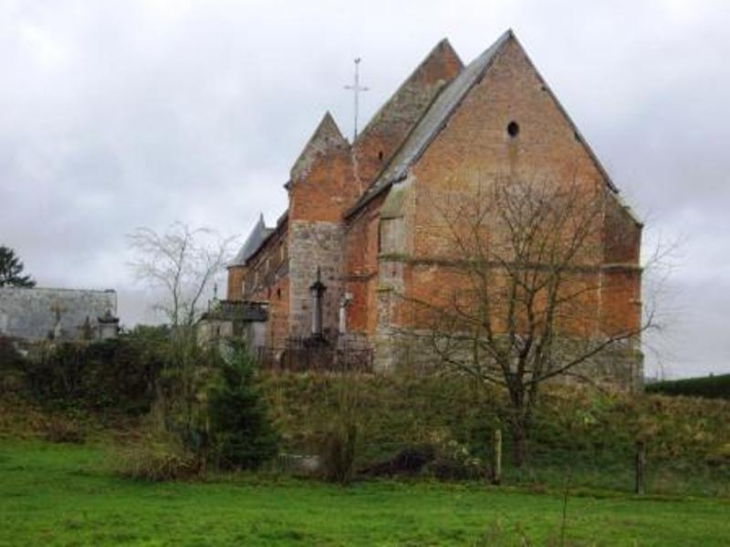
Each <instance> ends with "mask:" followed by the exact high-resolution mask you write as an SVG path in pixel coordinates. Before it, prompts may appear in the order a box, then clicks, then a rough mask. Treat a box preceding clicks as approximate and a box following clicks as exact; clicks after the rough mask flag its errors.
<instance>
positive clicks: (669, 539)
mask: <svg viewBox="0 0 730 547" xmlns="http://www.w3.org/2000/svg"><path fill="white" fill-rule="evenodd" d="M106 456H107V455H106V453H105V451H104V449H101V448H94V447H90V446H73V445H51V444H47V443H41V442H37V441H11V440H8V439H3V442H2V445H0V545H3V546H5V545H8V546H9V545H125V544H126V545H243V544H245V545H515V544H521V543H523V538H524V539H526V540H527V541H528V542H529V544H532V545H535V544H536V545H544V544H559V537H560V523H561V515H562V508H563V499H562V496H561V495H560V494H559V493H545V494H536V493H530V492H527V491H520V490H498V489H489V488H487V487H484V486H482V485H476V484H471V485H443V484H435V483H428V482H425V483H424V482H421V483H397V482H376V483H360V484H357V485H355V486H353V487H352V488H348V489H340V488H337V487H333V486H328V485H324V484H321V483H314V482H297V481H291V480H287V481H283V482H277V481H276V480H274V479H262V478H261V477H260V476H259V477H256V476H246V477H227V478H226V477H224V478H221V480H220V481H218V482H214V483H206V484H200V483H198V484H195V483H194V484H186V483H168V484H146V483H136V482H132V481H127V480H122V479H118V478H115V477H113V476H112V475H110V474H108V473H107V472H106V471H105V467H104V461H105V458H106ZM728 514H730V502H728V500H717V499H679V498H675V499H670V498H665V499H649V498H635V497H632V496H629V495H611V496H608V497H603V498H600V497H591V496H580V497H579V496H572V497H570V498H569V500H568V518H567V530H566V538H567V542H566V544H568V545H640V546H644V545H662V546H666V545H683V546H685V545H703V546H711V545H726V544H727V543H726V542H727V538H728V537H730V520H728V519H727V515H728Z"/></svg>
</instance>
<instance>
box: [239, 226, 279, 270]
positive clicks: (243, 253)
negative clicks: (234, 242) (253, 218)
mask: <svg viewBox="0 0 730 547" xmlns="http://www.w3.org/2000/svg"><path fill="white" fill-rule="evenodd" d="M274 230H275V229H274V228H267V227H266V224H265V223H264V215H263V214H261V216H260V217H259V221H258V222H257V223H256V226H254V227H253V230H251V233H250V234H249V236H248V238H247V239H246V242H245V243H244V244H243V247H241V250H240V251H238V254H237V255H236V257H235V258H234V259H233V261H232V262H231V263H230V264H229V266H243V265H244V264H246V261H247V260H248V259H249V258H251V257H252V256H253V255H254V253H256V251H258V249H259V247H261V244H262V243H263V242H264V240H265V239H266V238H267V237H269V236H270V235H271V234H272V233H273V232H274Z"/></svg>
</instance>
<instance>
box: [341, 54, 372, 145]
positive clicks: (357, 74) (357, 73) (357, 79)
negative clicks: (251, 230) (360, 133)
mask: <svg viewBox="0 0 730 547" xmlns="http://www.w3.org/2000/svg"><path fill="white" fill-rule="evenodd" d="M360 61H362V59H361V58H360V57H358V58H357V59H355V81H354V83H353V84H352V85H346V86H345V89H349V90H351V91H352V94H353V95H354V96H355V130H354V136H353V138H352V142H355V141H356V140H357V117H358V110H359V109H360V92H361V91H369V90H370V88H368V87H365V86H361V85H360Z"/></svg>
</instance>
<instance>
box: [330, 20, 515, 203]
mask: <svg viewBox="0 0 730 547" xmlns="http://www.w3.org/2000/svg"><path fill="white" fill-rule="evenodd" d="M510 38H511V39H515V36H514V33H513V32H512V29H508V30H507V31H505V32H504V33H502V35H501V36H500V37H499V38H498V39H497V40H496V41H495V42H494V43H493V44H492V45H491V46H489V47H488V48H487V49H486V50H484V51H483V52H482V53H481V54H480V55H479V56H478V57H476V58H475V59H474V60H473V61H472V62H471V63H469V64H468V65H467V66H466V67H464V68H463V69H462V70H461V72H460V73H459V75H458V76H456V78H454V79H453V80H452V81H451V82H450V83H449V84H448V85H446V86H444V87H443V88H442V89H441V90H440V91H439V93H437V94H436V96H435V98H434V100H433V101H432V102H431V104H429V106H428V108H426V109H425V111H424V112H423V114H422V115H421V117H420V118H419V120H418V122H417V123H416V124H414V126H413V127H412V129H411V131H410V132H409V134H408V136H407V138H406V139H404V141H403V143H402V144H401V146H400V147H399V148H398V150H397V151H396V153H395V154H393V156H392V157H391V159H390V161H389V162H388V164H387V165H386V166H385V167H384V168H383V169H382V170H381V172H380V173H379V174H378V176H377V178H376V179H375V180H374V181H373V183H372V184H371V185H370V186H369V187H368V188H367V189H366V190H365V192H364V193H363V194H362V195H361V196H360V198H359V199H358V201H357V202H356V203H355V205H353V206H352V207H351V208H350V209H349V210H348V211H346V212H345V216H346V217H349V216H351V215H353V214H354V213H355V212H357V210H358V209H360V208H361V207H362V206H363V205H365V204H366V203H368V202H369V201H370V200H371V199H373V198H374V197H375V196H377V195H378V194H380V192H381V191H383V190H385V189H386V188H388V187H390V185H392V184H393V183H394V182H396V181H398V180H402V179H403V177H404V176H405V172H406V171H407V169H408V166H410V165H411V163H412V162H413V161H416V160H417V159H418V158H420V156H421V155H422V154H423V151H424V150H425V149H426V148H428V145H429V144H430V143H431V142H432V141H433V139H434V138H435V137H436V135H438V134H439V133H440V132H441V130H442V129H443V127H444V126H445V125H446V122H447V121H448V120H449V118H451V115H452V114H453V113H454V111H455V110H456V109H457V108H458V106H459V105H460V104H461V101H462V100H463V99H464V97H466V96H467V95H468V93H469V91H470V90H471V89H472V88H473V87H474V86H475V85H476V84H477V83H478V82H479V81H481V79H482V78H483V77H484V74H486V72H487V70H488V69H489V67H491V65H492V61H493V60H494V58H495V57H496V54H497V53H498V52H499V51H500V50H501V49H502V46H504V44H506V43H507V41H508V40H509V39H510ZM449 95H452V96H451V97H450V96H449ZM440 102H441V103H443V104H440V105H439V104H437V103H440ZM439 107H440V108H439ZM429 122H432V123H431V124H430V126H428V124H429ZM419 131H420V132H421V135H420V137H419V135H418V133H419ZM409 147H410V148H412V150H411V152H412V153H411V154H408V155H407V156H406V157H402V156H404V155H405V154H406V151H407V150H408V148H409Z"/></svg>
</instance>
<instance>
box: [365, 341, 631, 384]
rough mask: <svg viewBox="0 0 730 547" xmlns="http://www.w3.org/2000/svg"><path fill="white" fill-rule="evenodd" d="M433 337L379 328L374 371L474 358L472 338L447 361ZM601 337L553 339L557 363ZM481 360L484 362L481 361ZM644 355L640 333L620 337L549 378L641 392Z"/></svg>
mask: <svg viewBox="0 0 730 547" xmlns="http://www.w3.org/2000/svg"><path fill="white" fill-rule="evenodd" d="M434 339H435V338H434V336H433V334H432V333H430V332H428V331H425V330H418V331H416V330H408V329H394V328H391V329H387V328H381V329H380V330H379V331H378V333H377V335H376V336H375V337H374V344H373V346H374V355H373V369H374V370H375V371H376V372H381V373H388V372H395V371H412V372H413V371H415V372H432V371H434V370H444V371H447V370H448V371H452V372H458V369H457V367H456V366H455V365H454V364H453V362H454V361H456V362H459V361H461V362H463V363H466V364H467V366H471V363H470V361H471V360H472V359H473V354H472V347H471V343H472V340H470V339H469V338H466V339H464V341H463V342H462V343H461V346H459V343H458V342H455V343H454V347H453V348H452V349H451V351H449V352H448V357H449V360H450V361H451V362H450V363H449V362H447V361H446V360H445V359H444V356H443V355H440V354H439V353H438V352H437V351H436V349H435V343H434ZM601 342H602V341H601V340H582V341H580V342H576V341H563V342H556V345H557V346H558V347H559V348H560V350H559V351H556V355H555V358H556V360H557V361H558V362H559V363H566V362H569V361H568V359H570V358H571V356H572V357H574V356H576V355H587V354H588V352H589V350H590V348H592V347H596V346H597V345H599V344H600V343H601ZM483 362H484V361H483ZM643 370H644V357H643V354H642V352H641V340H640V337H639V336H636V337H633V338H630V339H627V340H620V341H617V342H616V343H614V344H613V345H611V346H610V347H608V348H607V349H605V350H603V351H601V352H599V353H597V354H596V355H593V356H591V357H590V358H588V359H586V361H584V362H582V363H580V364H578V365H576V366H575V367H574V368H571V369H570V370H569V371H568V373H567V374H562V375H558V376H555V377H553V378H551V379H550V380H548V381H550V382H553V383H587V384H591V385H596V386H600V387H605V388H609V389H616V390H619V391H624V392H631V393H640V392H641V391H642V390H643V388H644V377H643Z"/></svg>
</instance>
